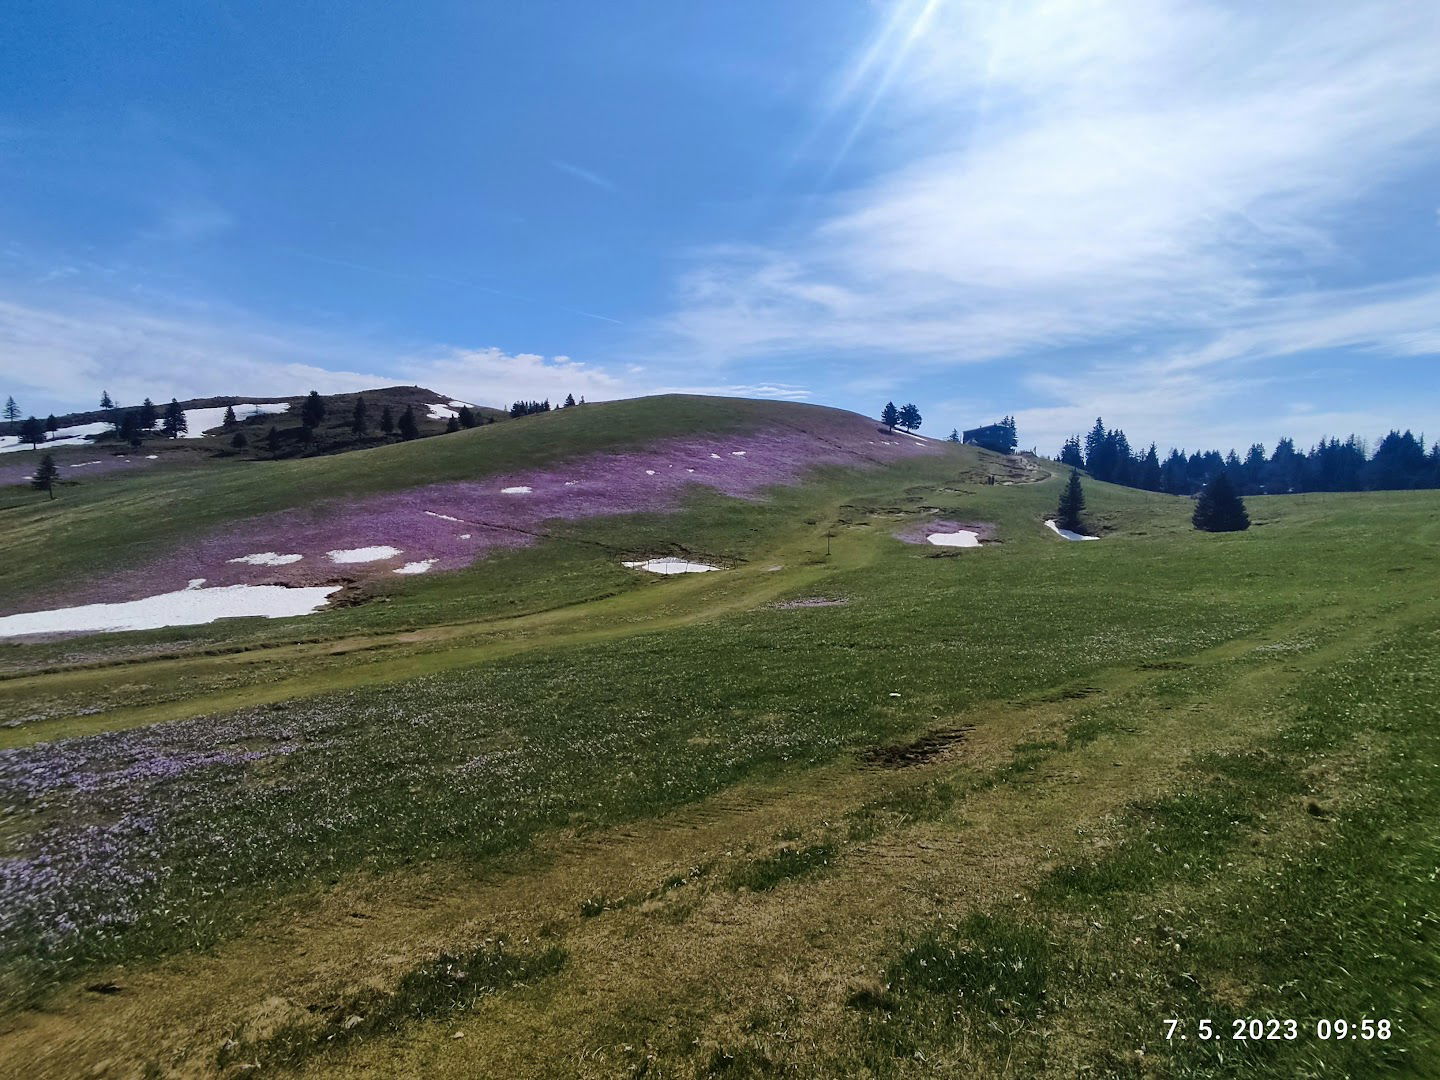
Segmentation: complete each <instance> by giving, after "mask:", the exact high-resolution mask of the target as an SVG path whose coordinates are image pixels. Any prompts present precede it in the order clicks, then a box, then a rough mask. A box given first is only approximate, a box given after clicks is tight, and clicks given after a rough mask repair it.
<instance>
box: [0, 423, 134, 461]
mask: <svg viewBox="0 0 1440 1080" xmlns="http://www.w3.org/2000/svg"><path fill="white" fill-rule="evenodd" d="M109 430H110V425H109V424H77V425H76V426H75V427H62V428H61V429H60V430H58V431H56V432H55V433H54V434H53V435H51V436H49V437H48V438H47V439H46V440H45V441H44V442H42V443H41V444H40V449H41V450H53V449H54V448H55V447H57V446H87V445H89V444H88V443H87V442H86V439H85V436H87V435H99V434H100V433H101V432H102V431H109ZM29 449H30V444H29V443H27V442H21V441H20V437H19V436H18V435H4V436H0V454H9V453H12V452H13V451H16V450H29Z"/></svg>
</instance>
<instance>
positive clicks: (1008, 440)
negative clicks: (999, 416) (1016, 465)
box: [999, 416, 1020, 454]
mask: <svg viewBox="0 0 1440 1080" xmlns="http://www.w3.org/2000/svg"><path fill="white" fill-rule="evenodd" d="M999 427H1000V441H1001V442H1002V443H1004V444H1005V446H1004V449H1003V450H1002V451H1001V452H1002V453H1005V454H1013V453H1015V447H1016V446H1018V445H1019V444H1020V437H1019V435H1018V434H1016V431H1015V417H1013V416H1007V417H1005V419H1003V420H1001V421H1000V424H999Z"/></svg>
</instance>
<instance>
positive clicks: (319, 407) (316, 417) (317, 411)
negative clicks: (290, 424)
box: [300, 390, 325, 428]
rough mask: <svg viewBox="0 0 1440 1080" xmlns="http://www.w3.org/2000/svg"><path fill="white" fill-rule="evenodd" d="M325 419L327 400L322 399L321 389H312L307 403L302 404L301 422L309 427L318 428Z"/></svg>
mask: <svg viewBox="0 0 1440 1080" xmlns="http://www.w3.org/2000/svg"><path fill="white" fill-rule="evenodd" d="M324 419H325V402H323V401H322V400H320V393H319V391H316V390H311V391H310V396H309V397H307V398H306V399H305V404H304V405H302V406H300V423H301V424H303V425H304V426H305V427H307V428H317V427H319V426H320V422H321V421H322V420H324Z"/></svg>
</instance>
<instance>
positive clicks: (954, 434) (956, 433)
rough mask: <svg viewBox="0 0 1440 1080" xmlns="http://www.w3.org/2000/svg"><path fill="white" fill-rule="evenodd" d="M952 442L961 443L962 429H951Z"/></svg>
mask: <svg viewBox="0 0 1440 1080" xmlns="http://www.w3.org/2000/svg"><path fill="white" fill-rule="evenodd" d="M950 441H951V442H959V441H960V429H959V428H951V429H950Z"/></svg>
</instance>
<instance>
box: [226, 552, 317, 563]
mask: <svg viewBox="0 0 1440 1080" xmlns="http://www.w3.org/2000/svg"><path fill="white" fill-rule="evenodd" d="M304 557H305V556H304V555H281V554H279V553H277V552H274V551H257V552H255V554H253V555H241V556H240V557H239V558H238V559H226V560H225V561H226V562H240V563H249V564H250V565H251V566H289V565H290V564H291V563H292V562H299V561H300V560H301V559H303V558H304Z"/></svg>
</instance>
